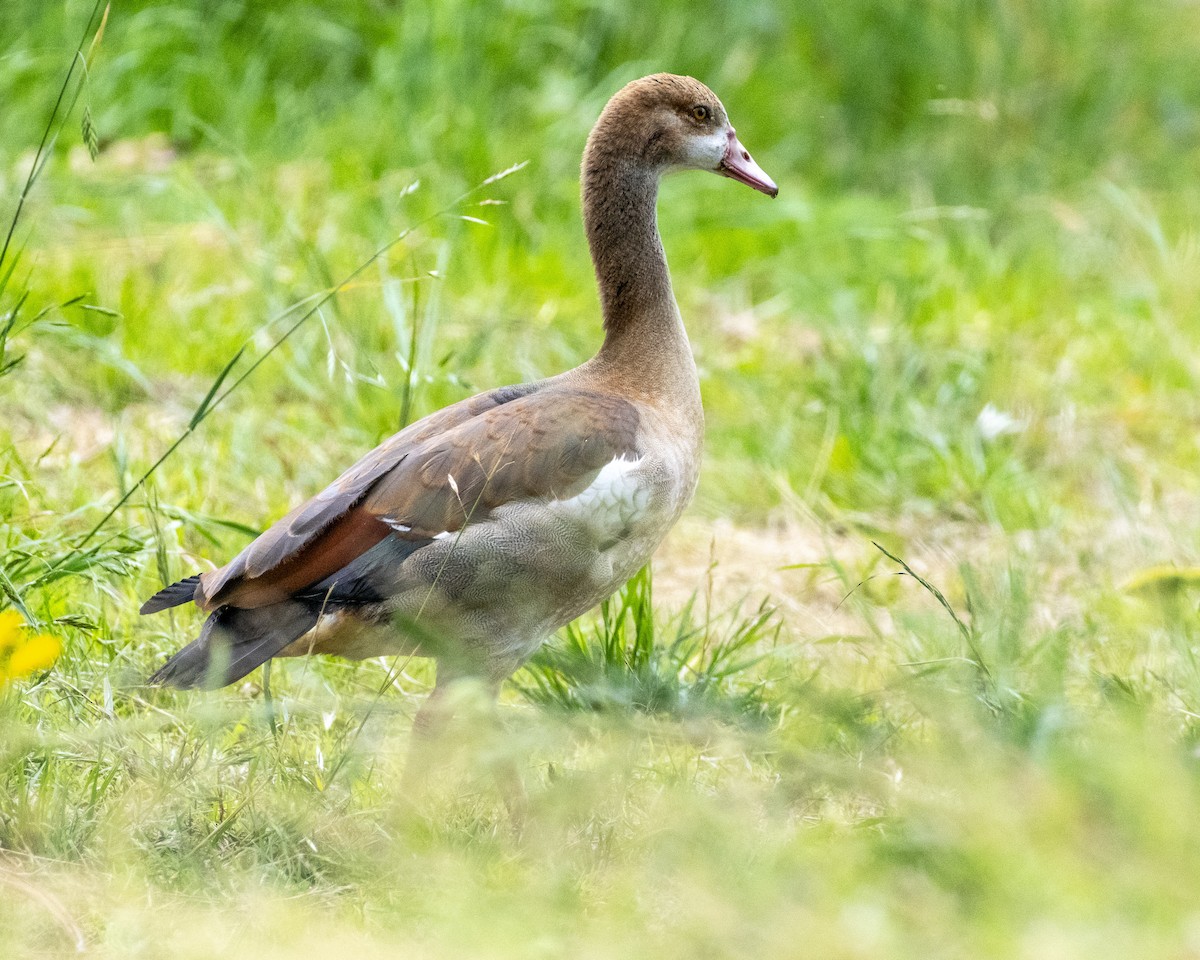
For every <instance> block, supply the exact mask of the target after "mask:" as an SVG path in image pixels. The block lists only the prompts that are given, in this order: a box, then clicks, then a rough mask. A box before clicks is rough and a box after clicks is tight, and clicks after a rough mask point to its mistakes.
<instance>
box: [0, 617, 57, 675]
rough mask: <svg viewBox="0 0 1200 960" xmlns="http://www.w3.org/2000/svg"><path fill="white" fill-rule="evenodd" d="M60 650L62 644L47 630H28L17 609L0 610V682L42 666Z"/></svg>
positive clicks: (42, 667) (28, 673)
mask: <svg viewBox="0 0 1200 960" xmlns="http://www.w3.org/2000/svg"><path fill="white" fill-rule="evenodd" d="M61 653H62V644H60V643H59V642H58V640H56V639H55V638H54V637H52V636H50V635H49V634H45V633H39V634H36V635H30V634H29V633H27V632H26V629H25V621H24V619H22V617H21V615H20V614H19V613H17V611H15V610H4V611H0V683H2V682H4V681H5V680H14V679H16V678H17V677H27V676H29V675H30V674H31V673H36V672H37V671H39V670H45V669H46V668H47V667H49V666H51V665H52V664H53V663H54V661H55V660H57V659H58V656H59V654H61Z"/></svg>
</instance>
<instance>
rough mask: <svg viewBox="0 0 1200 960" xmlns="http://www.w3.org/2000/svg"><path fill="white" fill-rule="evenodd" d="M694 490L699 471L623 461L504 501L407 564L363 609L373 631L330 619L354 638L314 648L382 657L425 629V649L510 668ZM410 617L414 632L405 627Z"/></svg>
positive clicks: (610, 578)
mask: <svg viewBox="0 0 1200 960" xmlns="http://www.w3.org/2000/svg"><path fill="white" fill-rule="evenodd" d="M694 486H695V479H694V477H690V476H686V475H681V474H680V473H676V472H673V471H671V470H669V469H668V468H667V467H666V466H665V464H663V463H662V462H661V461H656V460H653V459H651V458H647V457H643V458H640V459H620V458H618V459H616V460H614V461H612V462H611V463H609V464H608V465H606V466H605V467H604V468H603V469H602V470H601V471H600V472H599V474H598V475H597V476H596V478H595V480H594V481H593V482H592V483H591V484H590V485H589V486H588V487H587V488H586V489H584V490H583V491H582V492H580V493H578V494H577V495H575V496H573V497H569V498H563V499H538V500H527V501H519V502H516V503H510V504H506V505H504V506H502V507H499V508H497V509H495V510H494V511H493V512H492V513H491V515H490V516H489V518H488V520H486V521H484V522H481V523H477V524H472V525H470V526H468V527H466V528H465V529H464V530H462V531H461V532H460V533H458V534H454V535H452V536H448V537H446V538H444V539H440V540H436V541H435V542H434V543H432V544H430V545H429V546H428V547H425V548H422V549H421V550H419V551H417V552H416V553H414V554H413V555H412V556H411V557H409V558H408V559H407V560H405V561H404V562H403V563H402V564H401V565H400V568H399V569H397V570H396V571H394V577H395V579H394V580H393V586H392V589H391V590H390V591H389V593H390V597H389V599H388V600H387V601H386V602H385V603H383V604H380V605H379V606H378V607H377V608H375V609H373V610H370V611H367V610H364V611H362V613H363V614H364V615H365V616H366V617H367V618H368V619H371V620H374V621H375V623H376V629H372V630H367V631H363V630H361V629H360V630H357V631H351V630H350V629H349V628H350V626H351V625H350V624H349V623H346V622H345V618H344V617H343V619H342V620H341V621H338V622H336V623H335V622H334V621H333V620H332V619H331V621H330V623H329V625H328V626H329V629H332V630H336V631H337V632H339V633H342V634H343V635H345V636H346V638H347V640H349V639H350V638H351V636H353V642H352V643H350V644H349V645H346V646H341V649H334V646H335V643H330V644H328V645H325V644H319V645H318V646H317V647H316V648H314V649H317V650H318V651H320V650H322V649H324V650H328V651H329V652H339V653H341V654H343V655H348V656H374V655H378V654H380V653H391V652H397V651H399V650H404V649H407V650H412V649H414V643H413V642H412V640H411V638H409V639H407V640H406V639H405V638H404V636H403V635H404V634H405V633H406V632H408V633H419V634H421V635H422V636H423V639H422V641H421V642H420V644H419V646H420V649H419V650H418V651H417V652H419V653H422V654H436V655H441V654H440V652H439V651H438V650H436V649H434V647H440V646H441V645H442V644H443V643H445V644H449V645H451V646H453V647H455V648H457V649H456V652H457V653H461V654H464V655H466V656H468V657H469V658H471V659H474V660H477V661H479V662H480V664H481V666H488V667H489V668H494V670H495V672H496V673H497V674H501V675H503V674H505V673H506V672H508V671H510V670H511V669H514V668H515V666H516V665H518V664H519V663H521V662H523V661H524V660H525V659H526V658H527V657H528V656H529V655H530V654H531V653H532V652H533V651H534V650H536V649H537V647H538V646H540V644H541V643H542V642H543V640H544V639H545V638H546V637H547V636H549V635H550V634H551V633H553V632H554V631H555V630H557V629H558V628H559V627H561V626H563V625H564V624H566V623H569V622H570V621H571V620H574V619H575V618H576V617H578V616H581V615H582V614H584V613H586V612H587V611H588V610H590V609H591V608H592V607H594V606H595V605H596V604H597V603H599V602H600V601H601V600H603V599H605V598H606V597H608V596H609V595H610V594H612V593H613V592H614V591H616V590H617V589H618V588H619V587H620V586H621V585H622V584H624V583H625V581H626V580H628V579H629V578H630V577H632V576H633V575H634V574H635V573H636V572H637V571H638V570H639V569H640V568H641V567H642V566H643V565H644V564H645V563H646V562H647V561H648V560H649V559H650V557H651V555H652V554H653V552H654V549H655V548H656V547H657V546H658V544H659V543H660V542H661V541H662V539H663V537H664V536H665V535H666V533H667V531H668V530H669V529H670V528H671V526H672V524H673V523H674V522H675V520H676V519H677V518H678V516H679V514H680V513H681V512H682V510H683V508H684V507H685V506H686V505H687V503H688V501H689V500H690V499H691V494H692V490H693V488H694ZM354 619H356V620H359V622H360V624H361V618H354ZM404 623H411V624H416V629H415V630H410V631H405V630H404V629H403V627H402V625H403V624H404ZM397 626H400V627H401V629H399V630H397ZM323 630H325V627H323V626H319V627H318V630H317V632H318V634H320V633H321V632H323Z"/></svg>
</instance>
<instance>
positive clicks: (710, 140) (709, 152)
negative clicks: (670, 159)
mask: <svg viewBox="0 0 1200 960" xmlns="http://www.w3.org/2000/svg"><path fill="white" fill-rule="evenodd" d="M728 144H729V134H728V132H727V131H726V130H724V129H721V130H717V131H716V132H715V133H709V134H705V135H704V136H702V137H691V138H689V139H688V141H687V146H686V147H685V148H684V160H683V162H682V163H681V164H680V166H681V167H685V168H689V169H696V170H716V169H717V167H718V166H719V165H720V163H721V161H722V160H723V159H724V158H725V148H726V147H727V146H728Z"/></svg>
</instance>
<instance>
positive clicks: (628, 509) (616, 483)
mask: <svg viewBox="0 0 1200 960" xmlns="http://www.w3.org/2000/svg"><path fill="white" fill-rule="evenodd" d="M641 464H642V458H641V457H638V458H636V459H633V460H626V459H625V458H624V457H617V458H615V459H613V460H610V461H609V462H608V463H606V464H605V465H604V466H603V467H602V468H601V469H600V472H599V473H598V474H596V479H595V480H593V481H592V482H591V485H590V486H588V487H587V489H586V490H584V491H583V492H582V493H580V494H578V495H577V496H574V497H571V498H570V499H568V500H558V501H555V503H554V506H555V508H557V509H559V510H562V511H564V512H566V513H569V514H571V515H572V516H575V517H578V518H579V519H581V520H583V521H585V522H586V523H589V524H591V525H593V526H595V527H597V528H600V529H611V530H614V531H619V530H621V529H622V528H624V527H627V526H629V525H630V524H632V523H634V522H635V521H636V520H637V519H638V518H639V517H641V516H642V515H643V514H644V513H645V512H646V508H647V507H649V505H650V487H649V486H648V485H647V484H646V483H645V480H644V478H642V477H641V476H639V474H638V472H637V471H638V468H639V467H640V466H641Z"/></svg>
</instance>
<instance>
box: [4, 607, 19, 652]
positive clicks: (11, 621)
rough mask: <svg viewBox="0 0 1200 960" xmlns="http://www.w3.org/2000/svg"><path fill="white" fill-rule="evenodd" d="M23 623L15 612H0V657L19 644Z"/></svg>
mask: <svg viewBox="0 0 1200 960" xmlns="http://www.w3.org/2000/svg"><path fill="white" fill-rule="evenodd" d="M23 626H25V621H24V620H22V619H21V615H20V614H19V613H17V611H16V610H0V655H3V653H4V651H5V650H11V649H12V648H13V647H16V646H19V645H20V643H21V628H22V627H23Z"/></svg>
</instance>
